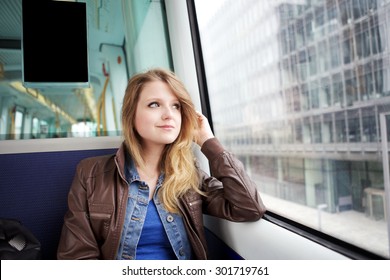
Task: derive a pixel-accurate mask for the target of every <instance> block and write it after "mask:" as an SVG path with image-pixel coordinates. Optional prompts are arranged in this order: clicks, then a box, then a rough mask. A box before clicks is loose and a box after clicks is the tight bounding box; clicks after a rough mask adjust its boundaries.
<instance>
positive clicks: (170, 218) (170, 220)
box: [167, 215, 173, 223]
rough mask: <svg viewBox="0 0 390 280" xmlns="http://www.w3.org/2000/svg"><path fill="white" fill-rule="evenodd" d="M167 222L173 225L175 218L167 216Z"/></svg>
mask: <svg viewBox="0 0 390 280" xmlns="http://www.w3.org/2000/svg"><path fill="white" fill-rule="evenodd" d="M167 221H168V223H172V222H173V217H172V216H171V215H168V216H167Z"/></svg>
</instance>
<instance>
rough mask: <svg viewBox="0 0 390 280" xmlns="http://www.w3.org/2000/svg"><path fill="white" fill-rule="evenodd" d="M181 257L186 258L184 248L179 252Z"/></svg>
mask: <svg viewBox="0 0 390 280" xmlns="http://www.w3.org/2000/svg"><path fill="white" fill-rule="evenodd" d="M179 255H180V256H184V250H183V248H180V250H179Z"/></svg>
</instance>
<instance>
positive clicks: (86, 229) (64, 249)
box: [57, 164, 100, 260]
mask: <svg viewBox="0 0 390 280" xmlns="http://www.w3.org/2000/svg"><path fill="white" fill-rule="evenodd" d="M83 181H84V180H83V176H82V168H81V167H80V164H79V165H78V167H77V171H76V175H75V177H74V179H73V183H72V186H71V189H70V191H69V194H68V208H69V209H68V211H67V213H66V214H65V218H64V225H63V227H62V233H61V238H60V242H59V245H58V250H57V258H58V259H73V260H74V259H98V258H99V256H100V250H99V247H98V244H97V242H96V239H95V236H94V233H93V231H92V228H91V224H90V221H89V211H88V201H87V189H86V186H85V183H84V182H83Z"/></svg>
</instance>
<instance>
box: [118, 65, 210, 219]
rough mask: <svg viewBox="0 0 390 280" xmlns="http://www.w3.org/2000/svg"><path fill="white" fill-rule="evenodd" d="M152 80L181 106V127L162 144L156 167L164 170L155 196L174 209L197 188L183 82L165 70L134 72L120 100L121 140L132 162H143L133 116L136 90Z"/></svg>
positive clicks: (193, 124) (190, 110)
mask: <svg viewBox="0 0 390 280" xmlns="http://www.w3.org/2000/svg"><path fill="white" fill-rule="evenodd" d="M152 81H161V82H164V83H166V84H167V85H168V86H169V87H170V89H171V90H172V92H173V93H174V94H175V96H176V97H177V98H178V100H179V103H180V108H181V118H182V123H181V129H180V133H179V135H178V137H177V139H176V140H175V141H174V142H173V143H172V144H168V145H166V147H165V149H164V152H163V155H162V159H161V163H160V165H161V166H160V167H161V170H163V171H164V173H165V180H164V183H163V185H162V187H161V189H160V190H159V197H160V199H161V201H162V202H163V204H164V206H165V208H166V210H168V211H170V212H173V213H177V212H179V211H178V204H179V198H180V197H181V196H182V195H183V194H184V193H186V192H187V191H189V190H191V189H192V190H195V191H196V192H199V193H202V192H201V191H200V190H199V178H198V173H197V170H196V166H195V158H194V154H193V150H192V146H193V139H194V132H195V129H196V128H197V126H198V122H197V116H196V112H195V108H194V105H193V103H192V101H191V98H190V95H189V94H188V92H187V90H186V88H185V86H184V85H183V83H182V82H181V81H180V80H179V79H178V78H177V76H176V75H175V74H174V73H173V72H171V71H168V70H164V69H158V68H157V69H151V70H149V71H147V72H144V73H139V74H136V75H134V76H133V77H132V78H131V79H130V81H129V83H128V85H127V88H126V92H125V96H124V98H123V104H122V127H123V128H122V131H123V136H124V138H125V144H126V146H127V148H128V151H129V153H130V155H131V156H132V159H133V161H134V163H135V164H136V166H141V167H143V166H144V160H143V157H142V145H141V143H142V141H141V137H140V135H139V134H138V132H137V131H136V129H135V125H134V120H135V114H136V108H137V104H138V100H139V96H140V93H141V92H142V90H143V88H144V86H145V84H147V83H149V82H152Z"/></svg>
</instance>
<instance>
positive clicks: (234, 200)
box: [201, 138, 266, 222]
mask: <svg viewBox="0 0 390 280" xmlns="http://www.w3.org/2000/svg"><path fill="white" fill-rule="evenodd" d="M201 151H202V152H203V153H204V155H205V156H206V157H207V159H208V160H209V165H210V170H211V176H208V175H207V174H206V173H205V172H203V171H202V175H201V188H202V190H203V191H204V192H205V193H206V196H205V197H204V199H203V200H204V207H203V209H204V213H205V214H209V215H212V216H216V217H219V218H224V219H227V220H230V221H235V222H244V221H255V220H258V219H260V218H261V217H262V216H263V214H264V213H265V211H266V208H265V206H264V204H263V202H262V200H261V197H260V195H259V193H258V190H257V188H256V185H255V183H254V182H253V181H252V180H251V179H250V178H249V176H248V174H247V173H246V172H245V170H244V166H243V164H242V163H241V162H240V161H239V160H238V159H237V158H235V157H234V156H233V155H232V154H231V153H229V152H227V151H226V150H224V148H223V146H222V145H221V144H220V142H219V141H218V140H217V139H216V138H211V139H209V140H207V141H206V142H205V143H204V144H203V145H202V148H201Z"/></svg>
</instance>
